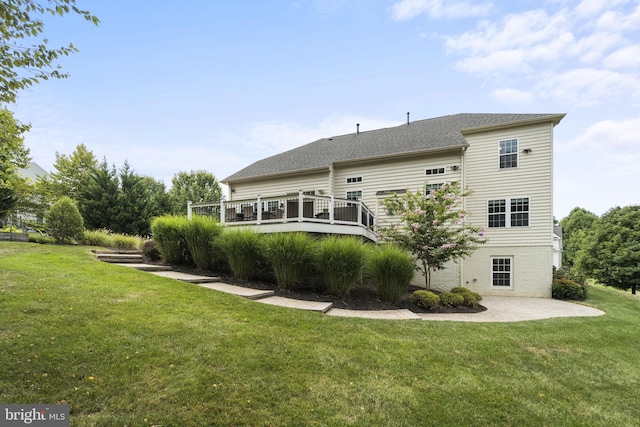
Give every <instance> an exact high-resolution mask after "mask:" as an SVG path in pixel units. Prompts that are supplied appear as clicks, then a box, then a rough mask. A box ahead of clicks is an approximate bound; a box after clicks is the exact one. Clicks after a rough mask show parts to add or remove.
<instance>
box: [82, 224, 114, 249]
mask: <svg viewBox="0 0 640 427" xmlns="http://www.w3.org/2000/svg"><path fill="white" fill-rule="evenodd" d="M80 243H82V244H83V245H87V246H100V247H103V248H110V247H112V246H113V237H112V236H111V233H110V232H109V230H104V229H100V230H91V231H89V230H87V231H85V232H84V235H83V236H82V239H81V241H80Z"/></svg>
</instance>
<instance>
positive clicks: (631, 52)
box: [603, 45, 640, 70]
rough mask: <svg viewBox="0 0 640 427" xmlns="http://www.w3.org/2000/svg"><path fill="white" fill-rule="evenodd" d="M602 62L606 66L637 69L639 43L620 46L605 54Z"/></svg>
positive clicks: (639, 63)
mask: <svg viewBox="0 0 640 427" xmlns="http://www.w3.org/2000/svg"><path fill="white" fill-rule="evenodd" d="M603 62H604V65H605V67H608V68H623V69H624V68H627V69H632V70H637V69H638V68H640V45H632V46H626V47H623V48H620V49H618V50H616V51H615V52H613V53H612V54H610V55H609V56H607V57H606V58H605V59H604V61H603Z"/></svg>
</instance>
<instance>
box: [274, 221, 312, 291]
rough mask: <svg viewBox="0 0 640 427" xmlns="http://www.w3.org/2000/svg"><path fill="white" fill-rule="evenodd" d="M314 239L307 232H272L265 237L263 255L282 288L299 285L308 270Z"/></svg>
mask: <svg viewBox="0 0 640 427" xmlns="http://www.w3.org/2000/svg"><path fill="white" fill-rule="evenodd" d="M315 247H316V241H315V239H313V238H312V237H311V236H310V235H309V234H307V233H274V234H271V235H269V236H267V238H266V239H265V244H264V256H265V258H266V259H267V260H268V261H269V263H270V264H271V268H272V269H273V274H274V276H275V278H276V283H277V284H278V286H279V287H281V288H283V289H292V288H294V287H295V286H297V285H299V284H300V283H301V282H302V280H303V279H304V278H305V275H306V273H307V272H308V271H309V270H310V265H311V264H312V261H313V259H314V255H315Z"/></svg>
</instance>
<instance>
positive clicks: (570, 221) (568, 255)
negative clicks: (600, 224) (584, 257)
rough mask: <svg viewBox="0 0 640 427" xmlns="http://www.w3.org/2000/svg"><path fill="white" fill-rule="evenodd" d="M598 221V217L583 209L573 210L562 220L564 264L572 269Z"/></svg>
mask: <svg viewBox="0 0 640 427" xmlns="http://www.w3.org/2000/svg"><path fill="white" fill-rule="evenodd" d="M597 221H598V216H597V215H596V214H594V213H591V212H589V211H588V210H586V209H583V208H579V207H576V208H573V209H572V210H571V212H569V215H568V216H566V217H565V218H562V221H560V226H562V264H563V265H565V266H567V267H572V266H573V265H574V264H575V262H576V256H577V254H578V251H579V250H580V248H582V247H583V246H584V244H585V238H586V236H587V234H588V233H589V230H590V229H591V227H592V226H593V225H594V224H595V223H596V222H597Z"/></svg>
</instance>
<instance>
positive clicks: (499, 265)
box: [491, 257, 513, 288]
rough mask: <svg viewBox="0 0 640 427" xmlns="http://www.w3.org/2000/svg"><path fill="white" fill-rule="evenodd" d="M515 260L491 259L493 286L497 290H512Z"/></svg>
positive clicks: (509, 258) (508, 258)
mask: <svg viewBox="0 0 640 427" xmlns="http://www.w3.org/2000/svg"><path fill="white" fill-rule="evenodd" d="M512 264H513V259H512V258H511V257H505V258H497V257H496V258H491V286H493V287H496V288H510V287H511V286H512V283H513V277H512V272H513V268H512V267H513V265H512Z"/></svg>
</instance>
